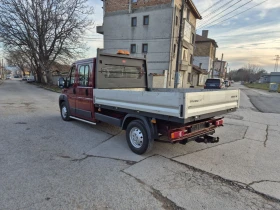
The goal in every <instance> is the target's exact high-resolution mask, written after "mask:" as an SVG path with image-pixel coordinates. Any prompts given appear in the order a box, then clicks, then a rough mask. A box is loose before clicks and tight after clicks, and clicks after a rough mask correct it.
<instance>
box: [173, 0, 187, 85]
mask: <svg viewBox="0 0 280 210" xmlns="http://www.w3.org/2000/svg"><path fill="white" fill-rule="evenodd" d="M184 9H185V0H182V7H181V14H180V28H179V40H178V46H177V59H176V72H175V81H174V88H178V85H179V82H180V81H179V77H180V72H179V63H180V58H181V56H180V55H181V48H182V29H183V15H184Z"/></svg>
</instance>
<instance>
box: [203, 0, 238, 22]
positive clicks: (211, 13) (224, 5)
mask: <svg viewBox="0 0 280 210" xmlns="http://www.w3.org/2000/svg"><path fill="white" fill-rule="evenodd" d="M233 1H235V0H233ZM230 2H232V0H230V1H228V2H226V3H225V4H223V5H222V6H220V7H219V8H217V9H216V11H214V12H211V11H210V12H209V14H208V15H206V16H204V19H205V18H207V17H209V16H210V17H211V16H212V15H214V14H215V13H217V12H218V11H219V10H220V9H222V8H224V7H226V6H227V5H228V3H230ZM202 22H203V20H202Z"/></svg>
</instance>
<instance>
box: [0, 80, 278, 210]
mask: <svg viewBox="0 0 280 210" xmlns="http://www.w3.org/2000/svg"><path fill="white" fill-rule="evenodd" d="M58 96H59V94H57V93H54V92H50V91H47V90H44V89H41V88H38V87H36V86H34V85H31V84H26V83H24V82H20V81H14V80H9V81H5V83H4V84H2V85H0V209H11V210H14V209H28V210H29V209H122V210H123V209H234V210H235V209H240V210H241V209H242V210H244V209H280V202H279V201H280V193H279V192H280V186H279V184H280V180H279V174H280V171H279V170H280V168H279V165H280V158H279V154H280V152H279V151H280V143H279V142H278V138H277V136H279V133H280V129H279V126H280V117H279V115H275V114H264V113H260V112H258V111H257V110H256V109H255V107H254V106H253V105H252V104H251V103H250V100H249V98H248V97H247V95H246V94H245V92H242V104H241V108H240V110H239V111H238V112H235V113H233V114H230V115H227V116H226V123H227V124H226V125H225V127H223V128H221V129H219V130H217V135H219V136H220V137H221V139H222V141H221V142H220V143H219V144H207V145H205V144H197V143H194V142H193V143H190V144H187V145H186V146H183V145H179V144H176V145H170V144H163V143H158V142H157V143H155V148H154V150H153V151H152V152H151V153H150V154H147V155H144V156H138V155H135V154H133V153H132V152H131V151H130V150H129V148H128V146H127V145H126V142H125V138H124V133H123V132H121V131H120V130H119V129H118V128H116V127H113V126H109V125H106V124H100V125H97V126H91V125H88V124H84V123H81V122H78V121H71V122H64V121H62V120H61V118H60V114H59V108H58ZM261 121H265V123H264V122H261ZM268 121H269V122H268Z"/></svg>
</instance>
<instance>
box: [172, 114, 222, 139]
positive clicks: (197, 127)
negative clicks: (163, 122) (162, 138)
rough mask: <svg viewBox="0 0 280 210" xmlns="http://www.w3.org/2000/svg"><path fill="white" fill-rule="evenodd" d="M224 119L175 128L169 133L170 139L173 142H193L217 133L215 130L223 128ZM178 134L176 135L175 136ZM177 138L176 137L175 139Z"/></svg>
mask: <svg viewBox="0 0 280 210" xmlns="http://www.w3.org/2000/svg"><path fill="white" fill-rule="evenodd" d="M223 123H224V122H223V118H218V119H214V118H212V119H209V120H205V121H201V122H199V123H194V124H189V125H186V126H183V127H180V128H173V129H170V130H169V131H168V138H169V141H171V142H174V143H175V142H180V141H192V140H196V139H197V138H199V137H204V136H206V135H211V134H213V133H215V129H216V128H218V127H220V126H223ZM174 134H176V135H174ZM174 136H175V137H174Z"/></svg>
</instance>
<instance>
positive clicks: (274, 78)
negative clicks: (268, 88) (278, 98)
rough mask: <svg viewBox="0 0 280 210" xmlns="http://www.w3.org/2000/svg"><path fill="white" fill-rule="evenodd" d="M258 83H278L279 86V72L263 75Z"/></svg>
mask: <svg viewBox="0 0 280 210" xmlns="http://www.w3.org/2000/svg"><path fill="white" fill-rule="evenodd" d="M259 82H260V83H278V84H280V72H271V73H270V74H263V75H262V76H261V78H260V80H259Z"/></svg>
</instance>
